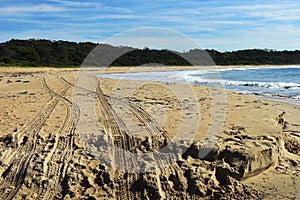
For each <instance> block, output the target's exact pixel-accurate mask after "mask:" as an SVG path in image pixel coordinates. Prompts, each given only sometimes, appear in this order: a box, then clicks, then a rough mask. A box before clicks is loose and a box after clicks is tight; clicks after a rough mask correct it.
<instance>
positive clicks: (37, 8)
mask: <svg viewBox="0 0 300 200" xmlns="http://www.w3.org/2000/svg"><path fill="white" fill-rule="evenodd" d="M141 27H161V28H167V29H172V30H175V31H178V32H180V33H183V34H185V35H186V36H188V37H190V38H192V39H193V40H195V41H196V42H197V43H199V44H200V45H201V46H202V47H203V48H209V49H212V48H214V49H217V50H220V51H226V50H228V51H230V50H237V49H249V48H270V49H278V50H282V49H287V50H292V49H300V1H296V0H295V1H289V0H287V1H268V0H267V1H245V0H239V1H236V0H230V1H229V0H228V1H217V0H204V1H199V0H187V1H175V0H159V1H158V0H122V1H121V0H103V1H96V0H86V1H79V0H76V1H71V0H27V1H20V0H0V41H1V42H3V41H7V40H10V39H12V38H16V39H28V38H38V39H44V38H45V39H53V40H68V41H76V42H78V41H92V42H99V43H101V42H103V41H104V40H106V39H107V38H109V37H112V36H113V35H115V34H118V33H120V32H123V31H128V30H130V29H135V28H141ZM143 39H144V40H145V41H146V40H147V38H143ZM182 50H187V49H185V47H182Z"/></svg>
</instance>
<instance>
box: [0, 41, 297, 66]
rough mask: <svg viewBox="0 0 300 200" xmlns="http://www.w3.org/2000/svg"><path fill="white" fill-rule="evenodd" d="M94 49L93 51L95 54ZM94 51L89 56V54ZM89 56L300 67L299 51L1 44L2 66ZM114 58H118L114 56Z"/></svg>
mask: <svg viewBox="0 0 300 200" xmlns="http://www.w3.org/2000/svg"><path fill="white" fill-rule="evenodd" d="M92 50H94V51H92ZM91 51H92V52H94V55H93V53H90V52H91ZM87 56H89V59H87V60H92V62H87V63H84V64H85V65H88V66H107V65H111V66H139V65H144V64H149V63H158V64H161V65H175V66H186V65H211V64H213V63H215V64H216V65H266V64H267V65H291V64H300V51H299V50H295V51H277V50H270V49H247V50H238V51H228V52H227V51H226V52H219V51H217V50H214V49H206V50H201V49H193V50H189V51H187V52H184V53H182V52H176V51H171V50H167V49H162V50H156V49H149V48H144V49H136V48H131V47H115V46H111V45H108V44H98V43H91V42H80V43H76V42H68V41H52V40H45V39H38V40H36V39H29V40H15V39H12V40H10V41H7V42H3V43H0V66H47V67H78V66H80V65H82V63H83V61H84V60H85V58H86V57H87ZM114 56H115V57H114Z"/></svg>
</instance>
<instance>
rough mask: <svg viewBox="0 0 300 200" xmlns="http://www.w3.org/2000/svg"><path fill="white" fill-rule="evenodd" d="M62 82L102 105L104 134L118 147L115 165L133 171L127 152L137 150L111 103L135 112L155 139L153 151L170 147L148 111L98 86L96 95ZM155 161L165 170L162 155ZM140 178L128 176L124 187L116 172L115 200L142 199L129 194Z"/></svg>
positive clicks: (161, 129) (166, 136) (120, 177)
mask: <svg viewBox="0 0 300 200" xmlns="http://www.w3.org/2000/svg"><path fill="white" fill-rule="evenodd" d="M61 80H63V81H64V82H66V83H67V84H69V85H72V86H74V87H77V88H79V89H81V90H84V91H87V92H89V93H93V94H95V95H96V96H97V98H98V101H99V103H100V114H101V116H102V117H103V118H104V120H103V124H104V131H105V133H106V134H107V135H108V137H109V138H110V140H111V141H113V144H114V145H115V146H116V147H119V148H113V149H114V152H113V155H114V156H115V158H114V159H115V163H119V164H120V165H123V166H125V168H126V169H133V167H134V164H135V163H132V161H131V162H130V163H127V158H126V155H125V154H124V152H126V151H133V150H134V147H135V140H134V138H133V137H130V135H129V131H128V129H127V127H126V125H125V123H124V121H123V120H121V118H120V117H119V116H118V115H117V114H116V112H115V111H114V109H113V108H112V107H111V106H110V104H109V103H108V100H114V101H116V102H117V103H120V104H122V105H123V106H125V107H127V108H128V109H129V110H130V112H132V113H133V114H134V115H135V116H136V117H137V118H138V120H139V121H140V122H142V123H143V124H144V125H145V126H146V129H147V130H148V132H149V133H150V135H151V136H152V137H153V141H154V144H153V147H154V148H155V149H156V150H157V149H160V148H161V146H164V145H165V144H166V143H168V142H169V141H170V138H169V136H168V134H167V132H166V131H165V130H164V129H163V128H162V127H161V126H160V125H159V124H158V123H157V122H156V120H154V119H153V118H152V117H151V115H149V114H148V113H147V112H146V111H145V110H143V109H141V108H140V107H138V106H136V105H134V104H132V103H127V102H124V101H122V100H121V99H118V98H114V97H110V96H107V95H105V94H103V92H102V90H101V88H100V85H99V84H98V86H97V88H96V92H95V91H91V90H89V89H86V88H83V87H78V86H75V85H73V84H71V83H70V82H68V81H67V80H66V79H64V78H63V77H61ZM160 137H163V139H164V143H163V144H159V138H160ZM155 160H156V164H157V165H158V167H159V168H160V169H162V166H164V164H163V162H162V160H163V159H162V158H161V156H160V154H158V155H156V156H155ZM138 178H139V175H138V174H136V173H130V174H129V173H128V174H127V179H126V182H125V184H124V182H122V179H124V177H123V174H122V173H120V172H119V171H116V172H115V178H114V180H115V183H116V185H117V187H116V190H117V191H116V197H117V198H118V199H123V198H124V197H125V196H126V197H127V198H128V199H132V195H133V196H134V195H136V196H135V197H134V199H138V198H139V197H141V196H140V194H137V193H134V194H131V195H130V193H132V192H130V188H129V185H131V184H132V183H133V182H134V181H136V180H137V179H138ZM157 178H158V179H159V176H157ZM158 182H159V180H158ZM124 188H127V189H126V190H124ZM125 191H126V192H125Z"/></svg>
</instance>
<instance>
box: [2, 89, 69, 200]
mask: <svg viewBox="0 0 300 200" xmlns="http://www.w3.org/2000/svg"><path fill="white" fill-rule="evenodd" d="M69 88H70V86H66V87H64V88H63V89H62V90H61V91H60V92H59V94H60V95H64V94H65V93H66V92H67V91H68V90H69ZM58 102H59V99H57V98H52V99H51V100H50V102H49V103H48V105H47V106H46V108H45V109H44V110H42V111H41V112H40V113H39V114H38V115H37V116H36V117H35V118H34V119H33V120H31V121H29V122H28V123H27V124H26V125H25V126H24V127H23V128H22V129H20V131H19V132H18V133H17V137H18V138H23V142H22V143H24V144H22V143H21V144H18V145H17V150H16V151H17V153H16V156H15V158H14V159H13V160H12V162H11V164H10V166H9V167H8V169H7V170H6V171H5V172H4V173H3V174H2V177H3V180H2V181H1V183H0V199H3V200H4V199H5V200H7V199H8V200H10V199H13V198H14V197H15V195H16V194H17V192H18V191H19V189H20V188H21V186H22V184H23V182H24V179H25V176H26V172H27V168H28V166H29V164H30V161H31V159H32V157H33V156H34V153H35V152H34V151H35V149H36V143H37V141H36V140H37V138H36V137H37V134H38V133H39V132H40V130H41V129H42V127H43V126H44V123H45V122H46V120H47V119H48V118H49V116H50V114H51V113H52V112H53V110H54V108H55V107H56V105H57V104H58ZM25 138H26V139H25ZM24 140H25V141H24Z"/></svg>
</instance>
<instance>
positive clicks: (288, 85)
mask: <svg viewBox="0 0 300 200" xmlns="http://www.w3.org/2000/svg"><path fill="white" fill-rule="evenodd" d="M189 82H190V83H195V84H208V85H223V86H251V87H263V88H270V89H288V90H300V84H298V83H293V82H248V81H231V80H223V79H202V78H201V77H190V79H189Z"/></svg>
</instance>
